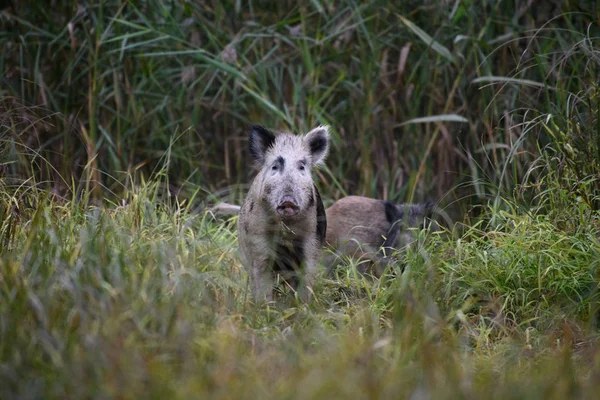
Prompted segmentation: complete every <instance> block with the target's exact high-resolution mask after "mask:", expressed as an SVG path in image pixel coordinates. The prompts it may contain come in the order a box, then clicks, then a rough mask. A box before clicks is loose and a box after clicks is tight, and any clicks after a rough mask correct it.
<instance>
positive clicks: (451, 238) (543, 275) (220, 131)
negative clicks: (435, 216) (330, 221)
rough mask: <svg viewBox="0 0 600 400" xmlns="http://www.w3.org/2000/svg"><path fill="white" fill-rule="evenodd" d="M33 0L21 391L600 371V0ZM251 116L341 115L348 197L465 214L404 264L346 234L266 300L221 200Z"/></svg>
mask: <svg viewBox="0 0 600 400" xmlns="http://www.w3.org/2000/svg"><path fill="white" fill-rule="evenodd" d="M12 3H14V4H13V5H12V6H9V7H7V8H5V9H4V10H1V11H0V47H1V49H2V51H1V53H0V72H1V75H0V163H2V165H1V166H2V168H0V398H161V399H162V398H182V399H188V398H224V399H230V398H249V399H255V398H261V399H262V398H277V399H281V398H286V399H287V398H290V399H291V398H360V399H363V398H448V399H456V398H498V399H507V398H515V399H517V398H518V399H521V398H528V399H529V398H543V399H547V398H557V399H563V398H594V397H595V396H596V393H598V390H599V389H600V378H599V377H600V375H599V374H600V369H599V368H600V351H599V349H598V343H599V341H598V339H599V338H598V329H599V324H600V321H599V312H600V302H599V300H600V297H599V296H600V295H599V291H598V289H599V287H598V285H599V275H598V268H599V267H600V214H599V212H598V209H599V208H600V118H599V115H600V111H599V110H600V101H599V99H600V96H599V92H598V76H599V74H598V72H599V71H598V66H599V65H600V64H599V63H598V51H597V48H598V32H599V30H598V21H599V19H598V13H597V11H598V10H597V9H596V7H595V6H594V5H593V4H592V2H589V3H590V4H588V2H570V1H560V2H559V1H547V2H545V3H544V6H541V5H539V4H537V3H536V5H534V6H532V7H528V6H527V4H528V2H508V1H498V2H487V3H485V2H473V1H469V0H461V1H457V2H440V3H439V4H434V3H431V2H399V4H388V2H382V1H373V2H356V1H353V0H344V1H341V2H328V1H312V2H310V3H307V4H305V5H300V6H298V5H296V3H295V2H285V1H284V2H278V3H276V4H274V3H272V2H263V1H259V2H250V3H244V2H232V1H229V2H228V1H226V2H216V1H215V2H211V1H206V2H162V1H155V0H148V1H140V2H136V1H117V0H114V1H112V0H111V1H106V2H91V3H90V4H89V5H85V6H81V7H78V5H79V3H78V2H74V1H63V2H56V3H53V5H52V7H48V6H47V5H46V4H45V3H42V2H35V1H33V2H29V4H28V5H27V6H25V5H21V4H20V3H19V2H14V1H13V2H12ZM17 3H19V4H17ZM430 3H431V4H430ZM82 4H83V3H82ZM248 123H263V124H265V125H267V126H269V127H273V128H282V129H291V130H294V131H302V130H307V129H309V128H310V127H311V126H313V125H315V124H317V123H327V124H330V125H331V126H332V130H333V137H332V140H333V146H332V149H331V154H330V157H329V158H328V161H327V168H325V169H324V170H322V171H319V172H318V173H317V174H316V175H317V176H316V178H317V182H318V185H319V186H320V189H321V193H322V194H323V197H324V200H325V202H326V203H327V204H330V203H331V202H332V201H334V200H335V199H337V198H339V197H340V196H342V195H344V194H366V195H369V196H373V197H378V198H387V199H391V200H394V201H399V202H400V201H411V200H415V201H416V200H421V199H425V198H429V199H439V200H440V202H439V204H440V206H441V207H440V209H441V211H442V212H443V213H445V214H444V215H445V217H446V218H447V219H448V223H447V224H446V225H447V226H446V227H445V228H443V229H441V230H439V231H437V232H423V233H421V237H420V243H421V244H420V245H419V246H417V247H415V248H414V249H410V250H409V251H408V252H407V253H406V255H405V258H404V260H402V262H403V265H404V270H403V272H402V273H401V274H397V275H395V276H394V275H391V274H390V275H384V276H383V277H382V278H381V279H379V280H377V279H371V278H369V277H364V276H361V275H360V274H358V273H357V270H356V269H357V268H356V267H357V266H356V260H352V259H345V260H344V262H342V265H341V267H340V268H338V270H337V271H336V274H335V275H334V276H329V275H326V274H324V273H323V274H322V275H320V276H319V279H318V280H317V282H316V285H315V287H314V292H315V293H314V296H313V298H314V300H313V301H312V302H311V303H310V304H303V303H301V302H298V301H297V299H295V298H294V296H293V295H291V294H290V293H284V294H282V296H280V297H279V299H278V302H277V303H276V304H273V305H271V306H269V307H266V306H263V305H256V304H254V303H253V302H252V300H251V297H250V293H249V290H248V278H247V274H246V271H245V270H244V269H243V268H242V266H241V264H240V262H239V257H238V254H237V237H236V234H235V227H236V220H235V218H232V219H230V220H214V219H213V217H212V216H211V214H210V213H208V212H206V211H205V210H206V207H205V205H206V204H207V203H214V202H215V201H216V200H218V199H221V198H224V199H226V200H229V201H232V202H234V203H239V201H240V200H241V196H242V195H243V192H244V187H245V185H247V183H248V182H249V179H250V177H251V172H250V168H248V155H247V151H246V141H245V133H244V127H245V125H246V124H248ZM444 215H441V216H440V218H441V217H442V216H444ZM397 270H400V265H398V268H397Z"/></svg>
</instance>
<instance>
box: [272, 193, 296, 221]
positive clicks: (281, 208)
mask: <svg viewBox="0 0 600 400" xmlns="http://www.w3.org/2000/svg"><path fill="white" fill-rule="evenodd" d="M299 212H300V207H298V204H297V203H296V201H295V200H294V198H293V197H292V196H290V195H286V196H283V197H282V198H281V201H280V202H279V205H278V206H277V215H279V216H280V217H282V218H285V217H293V216H294V215H296V214H298V213H299Z"/></svg>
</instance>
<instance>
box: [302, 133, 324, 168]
mask: <svg viewBox="0 0 600 400" xmlns="http://www.w3.org/2000/svg"><path fill="white" fill-rule="evenodd" d="M304 143H306V144H307V145H308V149H309V151H310V156H311V159H312V164H313V165H320V164H322V163H323V162H324V161H325V156H326V155H327V151H329V127H328V126H325V125H321V126H319V127H317V128H315V129H313V130H312V131H310V132H308V133H307V134H306V135H305V136H304Z"/></svg>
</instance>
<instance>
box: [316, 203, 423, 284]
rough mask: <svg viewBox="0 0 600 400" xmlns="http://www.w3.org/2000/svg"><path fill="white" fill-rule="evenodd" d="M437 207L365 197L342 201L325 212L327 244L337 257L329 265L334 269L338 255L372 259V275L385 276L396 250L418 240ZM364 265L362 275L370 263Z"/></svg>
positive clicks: (328, 258)
mask: <svg viewBox="0 0 600 400" xmlns="http://www.w3.org/2000/svg"><path fill="white" fill-rule="evenodd" d="M433 208H434V204H433V203H432V202H427V203H425V204H394V203H391V202H389V201H385V200H377V199H371V198H368V197H362V196H348V197H344V198H341V199H339V200H338V201H336V202H335V203H334V204H333V205H332V206H331V207H329V208H327V210H325V214H326V216H327V223H328V226H327V237H326V243H327V245H328V246H329V247H330V248H331V249H332V250H334V252H335V253H334V255H333V256H329V257H327V259H326V261H325V263H326V264H327V265H328V266H329V268H330V269H331V268H332V267H333V266H334V263H335V261H336V258H337V256H339V255H341V254H344V255H349V256H354V257H358V258H360V259H362V260H370V263H372V264H373V270H372V271H371V273H372V274H373V275H375V276H381V275H382V273H383V271H384V270H385V269H386V268H387V266H388V263H389V261H390V260H391V259H390V257H389V256H390V255H391V254H392V253H393V252H394V250H402V249H403V248H405V247H406V246H408V245H410V244H411V243H412V242H414V241H415V238H416V232H415V229H411V228H417V229H422V228H423V227H424V226H425V224H426V223H427V221H428V219H429V218H430V217H431V215H432V212H433ZM370 263H369V262H368V261H366V262H362V263H361V264H360V265H361V268H360V269H361V272H368V271H369V267H370V265H369V264H370Z"/></svg>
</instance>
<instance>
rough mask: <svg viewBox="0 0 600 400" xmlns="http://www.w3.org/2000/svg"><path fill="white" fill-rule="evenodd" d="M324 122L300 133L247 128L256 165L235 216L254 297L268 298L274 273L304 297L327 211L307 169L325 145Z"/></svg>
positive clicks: (324, 152) (324, 151) (322, 154)
mask: <svg viewBox="0 0 600 400" xmlns="http://www.w3.org/2000/svg"><path fill="white" fill-rule="evenodd" d="M328 142H329V132H328V128H327V127H323V126H321V127H318V128H315V129H313V130H311V131H310V132H308V133H307V134H305V135H302V136H297V135H292V134H290V133H281V134H278V135H276V136H275V135H273V134H272V133H271V132H269V131H268V130H266V129H265V128H263V127H261V126H257V125H254V126H252V127H251V129H250V130H249V147H250V152H251V154H252V157H253V158H254V160H255V161H257V162H258V163H259V164H260V166H261V170H260V171H259V173H258V174H257V176H256V178H254V181H253V182H252V185H251V186H250V190H249V192H248V195H247V196H246V199H245V200H244V203H243V204H242V207H241V209H240V217H239V220H238V239H239V245H240V256H241V259H242V263H243V264H244V266H245V267H246V269H247V270H248V273H249V275H250V279H251V282H252V291H253V294H254V296H255V298H256V299H257V300H259V301H261V300H264V299H266V300H271V299H272V298H273V293H272V291H273V283H274V281H275V280H276V278H277V276H279V277H280V278H282V279H283V280H285V281H286V282H287V283H288V284H289V285H290V286H291V287H292V288H294V289H296V290H297V291H298V292H299V294H300V296H301V297H302V298H303V299H305V300H308V299H309V298H310V293H311V286H312V283H313V281H314V277H315V275H316V269H317V262H318V259H319V255H320V251H321V248H322V244H323V240H324V236H325V232H326V230H327V221H326V214H325V210H324V207H323V203H322V201H321V197H320V195H319V192H318V190H317V188H316V186H315V184H314V182H313V179H312V175H311V169H312V168H314V167H315V166H317V165H320V164H322V163H323V160H324V159H325V156H326V155H327V151H328V149H329V144H328Z"/></svg>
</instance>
